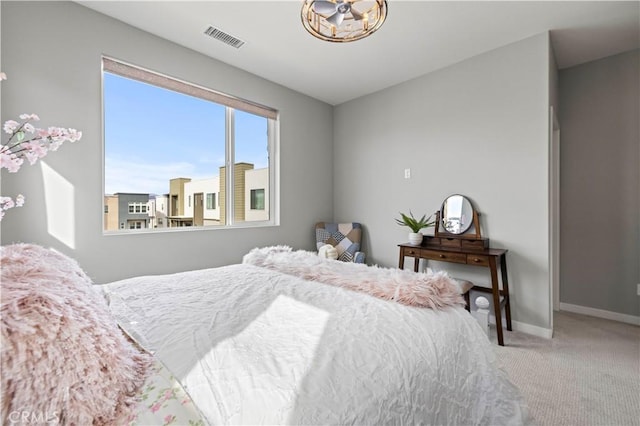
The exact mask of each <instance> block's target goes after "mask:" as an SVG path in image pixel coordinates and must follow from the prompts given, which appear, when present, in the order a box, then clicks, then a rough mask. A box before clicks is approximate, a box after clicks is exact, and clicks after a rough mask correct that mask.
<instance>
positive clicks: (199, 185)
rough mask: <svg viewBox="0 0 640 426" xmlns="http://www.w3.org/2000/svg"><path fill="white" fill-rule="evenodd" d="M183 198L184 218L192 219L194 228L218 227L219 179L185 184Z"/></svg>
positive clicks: (200, 180) (193, 181)
mask: <svg viewBox="0 0 640 426" xmlns="http://www.w3.org/2000/svg"><path fill="white" fill-rule="evenodd" d="M183 196H184V197H186V199H185V200H184V204H185V216H188V217H192V218H193V225H194V226H211V225H220V208H219V206H218V202H219V201H218V200H219V196H220V177H218V176H216V177H212V178H209V179H199V180H192V181H190V182H187V183H186V184H185V185H184V195H183Z"/></svg>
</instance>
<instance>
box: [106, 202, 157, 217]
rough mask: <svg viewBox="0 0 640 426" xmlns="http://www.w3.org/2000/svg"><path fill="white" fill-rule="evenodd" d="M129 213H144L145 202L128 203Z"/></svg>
mask: <svg viewBox="0 0 640 426" xmlns="http://www.w3.org/2000/svg"><path fill="white" fill-rule="evenodd" d="M105 213H106V212H105ZM129 213H131V214H145V213H147V204H146V203H135V202H132V203H129Z"/></svg>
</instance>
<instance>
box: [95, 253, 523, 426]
mask: <svg viewBox="0 0 640 426" xmlns="http://www.w3.org/2000/svg"><path fill="white" fill-rule="evenodd" d="M103 287H104V291H105V292H106V293H107V295H108V297H109V299H110V306H111V309H112V311H113V312H114V314H115V315H116V317H117V318H118V320H119V322H120V323H121V325H122V326H123V327H124V328H125V329H127V330H128V331H129V333H131V334H132V335H133V336H134V337H135V338H137V339H138V340H139V341H140V343H141V344H142V345H143V346H145V347H146V348H147V349H150V350H151V351H153V352H155V355H156V357H158V358H159V359H160V360H161V361H162V362H163V363H164V364H165V365H166V366H167V367H168V369H169V370H170V371H171V372H172V373H173V374H175V375H176V377H177V378H178V379H179V380H180V382H181V383H182V384H183V386H184V388H185V389H186V391H187V392H188V393H189V394H190V396H191V398H192V399H193V401H194V402H195V404H196V405H197V406H198V408H199V409H200V411H201V412H202V414H203V415H204V417H205V419H206V420H207V421H208V422H209V423H211V424H323V425H325V424H357V425H373V424H376V425H377V424H438V425H440V424H451V425H472V424H483V425H498V424H522V423H525V422H527V416H526V413H525V409H524V406H523V403H522V399H521V397H520V396H519V392H518V390H517V389H516V388H515V387H514V386H513V385H512V384H511V383H510V382H509V380H508V378H507V377H506V374H505V373H504V372H503V371H502V370H500V369H499V368H497V366H496V360H495V357H494V354H493V351H492V349H491V346H490V343H489V342H488V340H487V338H486V336H485V335H484V334H483V332H482V330H481V329H480V327H479V326H478V324H477V323H476V322H475V320H474V319H473V318H472V317H471V316H470V315H469V314H468V313H467V312H466V311H465V310H464V309H462V308H451V309H447V310H444V311H434V310H431V309H425V308H413V307H407V306H404V305H400V304H398V303H395V302H389V301H384V300H379V299H376V298H374V297H371V296H369V295H366V294H361V293H356V292H351V291H348V290H344V289H340V288H336V287H332V286H328V285H325V284H320V283H316V282H310V281H305V280H302V279H299V278H296V277H293V276H290V275H285V274H281V273H278V272H275V271H270V270H267V269H264V268H260V267H256V266H252V265H232V266H226V267H221V268H215V269H207V270H201V271H191V272H185V273H179V274H173V275H163V276H148V277H138V278H132V279H127V280H123V281H119V282H115V283H111V284H107V285H105V286H103Z"/></svg>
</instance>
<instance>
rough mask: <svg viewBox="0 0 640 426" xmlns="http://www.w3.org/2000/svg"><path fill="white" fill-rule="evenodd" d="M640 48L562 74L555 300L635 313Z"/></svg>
mask: <svg viewBox="0 0 640 426" xmlns="http://www.w3.org/2000/svg"><path fill="white" fill-rule="evenodd" d="M639 58H640V51H639V50H635V51H631V52H626V53H622V54H619V55H615V56H611V57H608V58H605V59H601V60H598V61H593V62H589V63H586V64H583V65H578V66H575V67H572V68H568V69H565V70H562V71H561V72H560V133H561V138H560V150H561V151H560V152H561V154H560V158H561V166H560V171H561V175H560V176H561V177H560V182H561V206H562V208H561V220H560V225H561V232H560V238H561V265H562V267H561V270H560V274H561V286H560V301H561V302H563V303H569V304H573V305H579V306H586V307H591V308H596V309H603V310H606V311H611V312H617V313H621V314H627V315H635V316H637V315H639V314H640V312H639V308H638V297H637V295H636V284H637V283H640V270H639V268H640V231H639V226H640V225H639V224H640V172H639V170H640V131H639V126H640V125H639V117H640V107H639V99H640V93H639V89H638V80H639V77H638V76H639V75H640V65H639V63H640V59H639Z"/></svg>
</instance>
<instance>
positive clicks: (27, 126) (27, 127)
mask: <svg viewBox="0 0 640 426" xmlns="http://www.w3.org/2000/svg"><path fill="white" fill-rule="evenodd" d="M22 128H23V129H24V131H25V132H28V133H33V132H35V130H36V128H35V127H33V124H31V123H25V125H24V126H23V127H22Z"/></svg>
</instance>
